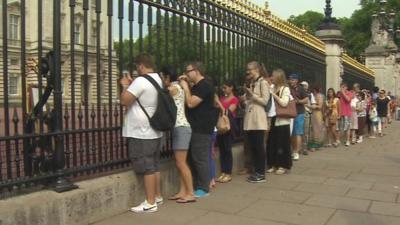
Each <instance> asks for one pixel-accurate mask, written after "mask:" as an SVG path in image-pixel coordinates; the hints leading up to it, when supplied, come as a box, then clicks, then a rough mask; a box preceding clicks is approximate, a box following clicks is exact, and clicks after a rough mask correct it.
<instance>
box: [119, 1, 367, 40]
mask: <svg viewBox="0 0 400 225" xmlns="http://www.w3.org/2000/svg"><path fill="white" fill-rule="evenodd" d="M250 1H252V2H253V3H256V4H257V5H259V6H262V7H264V2H265V0H250ZM267 1H268V2H269V8H270V10H271V12H272V13H273V14H274V15H276V16H279V17H281V18H282V19H288V18H289V17H290V16H291V15H299V14H302V13H305V12H306V11H307V10H313V11H318V12H321V13H324V7H325V0H267ZM359 1H360V0H332V3H331V4H332V7H333V13H332V15H333V17H337V18H340V17H350V16H351V14H352V13H353V11H354V10H356V9H359V8H360V6H359V4H358V3H359ZM128 2H129V1H124V23H123V27H124V28H123V31H124V34H123V37H124V38H128V31H129V24H128V22H127V17H128ZM134 3H135V6H134V9H135V13H134V15H135V22H134V30H133V37H134V39H136V38H137V37H138V29H137V16H138V11H137V10H138V2H137V1H134ZM144 11H145V12H147V7H144ZM114 15H115V16H114V23H113V28H114V29H113V37H114V40H117V39H118V37H119V35H118V27H119V26H118V20H117V19H118V17H117V15H118V1H116V0H114ZM146 17H147V16H145V18H144V24H143V32H144V33H145V34H146V33H147V30H148V29H147V18H146ZM153 17H154V18H153V23H155V21H156V20H155V10H153Z"/></svg>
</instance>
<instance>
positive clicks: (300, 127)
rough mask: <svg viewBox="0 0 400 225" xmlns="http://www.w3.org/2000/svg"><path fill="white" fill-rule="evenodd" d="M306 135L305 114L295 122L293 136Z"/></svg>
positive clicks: (300, 115)
mask: <svg viewBox="0 0 400 225" xmlns="http://www.w3.org/2000/svg"><path fill="white" fill-rule="evenodd" d="M301 135H304V113H302V114H298V115H297V116H296V118H295V119H294V121H293V132H292V136H301Z"/></svg>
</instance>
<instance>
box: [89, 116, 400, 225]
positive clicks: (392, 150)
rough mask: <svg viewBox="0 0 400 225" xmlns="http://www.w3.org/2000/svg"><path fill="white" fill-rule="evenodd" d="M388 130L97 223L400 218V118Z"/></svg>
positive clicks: (376, 224)
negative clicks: (262, 177)
mask: <svg viewBox="0 0 400 225" xmlns="http://www.w3.org/2000/svg"><path fill="white" fill-rule="evenodd" d="M386 133H390V134H387V135H386V136H384V137H383V138H377V139H366V140H365V141H364V143H362V144H357V145H355V146H352V147H350V148H346V147H339V148H336V149H335V148H324V149H323V150H321V151H318V152H315V153H311V154H310V155H309V156H303V157H302V158H301V160H300V161H298V162H295V163H294V167H293V170H292V172H291V174H289V175H282V176H277V175H269V176H268V177H267V183H263V184H249V183H247V182H245V176H236V177H234V179H233V180H232V182H230V183H228V184H219V185H218V186H217V188H216V189H215V190H213V191H212V193H211V195H210V196H209V197H206V198H204V199H200V200H199V201H198V202H197V203H194V204H189V205H178V204H176V203H174V202H166V203H165V204H164V205H162V206H160V207H159V212H157V213H154V214H145V215H144V214H141V215H139V214H134V213H130V212H126V213H123V214H121V215H116V216H115V217H112V218H109V219H107V220H104V221H101V222H98V223H95V224H94V225H181V224H182V225H183V224H187V225H213V224H215V225H225V224H227V225H228V224H229V225H258V224H260V225H285V224H286V225H294V224H300V225H399V224H400V199H399V193H400V138H399V137H400V122H398V121H395V122H394V124H392V125H391V127H390V128H389V129H388V130H386Z"/></svg>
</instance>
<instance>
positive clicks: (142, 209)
mask: <svg viewBox="0 0 400 225" xmlns="http://www.w3.org/2000/svg"><path fill="white" fill-rule="evenodd" d="M157 210H158V207H157V203H154V204H153V205H152V204H149V203H148V202H147V200H145V201H144V202H142V203H140V205H138V206H136V207H132V208H131V209H130V211H131V212H135V213H152V212H157Z"/></svg>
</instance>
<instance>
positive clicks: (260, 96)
mask: <svg viewBox="0 0 400 225" xmlns="http://www.w3.org/2000/svg"><path fill="white" fill-rule="evenodd" d="M266 73H267V71H266V69H265V67H264V65H263V64H261V63H259V62H256V61H253V62H250V63H248V64H247V74H248V75H250V76H251V83H250V85H249V86H246V87H244V89H245V92H246V94H245V98H246V100H247V101H246V104H247V106H246V112H245V116H244V123H243V129H244V131H245V132H246V135H247V138H248V141H249V146H250V149H251V152H252V159H253V165H254V173H253V174H252V175H250V176H249V177H248V178H247V181H248V182H251V183H260V182H265V181H266V180H265V132H266V131H267V130H268V121H267V113H266V111H265V106H266V105H267V102H268V99H269V96H270V94H269V84H268V83H267V81H266V80H265V79H264V78H263V77H264V76H266Z"/></svg>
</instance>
